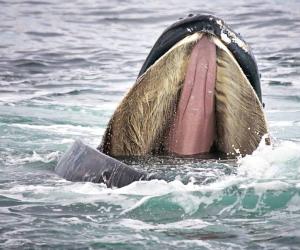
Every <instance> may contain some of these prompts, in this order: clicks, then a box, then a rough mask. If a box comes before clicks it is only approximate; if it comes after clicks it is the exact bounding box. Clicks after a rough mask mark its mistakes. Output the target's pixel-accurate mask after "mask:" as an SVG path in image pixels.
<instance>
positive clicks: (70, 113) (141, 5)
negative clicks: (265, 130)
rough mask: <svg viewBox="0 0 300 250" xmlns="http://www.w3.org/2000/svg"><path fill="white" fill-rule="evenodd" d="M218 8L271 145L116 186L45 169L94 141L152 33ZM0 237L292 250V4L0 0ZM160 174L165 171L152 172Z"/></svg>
mask: <svg viewBox="0 0 300 250" xmlns="http://www.w3.org/2000/svg"><path fill="white" fill-rule="evenodd" d="M189 13H212V14H215V15H217V16H220V17H221V18H223V19H225V20H226V22H227V23H228V24H229V25H231V26H232V27H233V29H234V30H236V31H237V32H239V33H241V35H242V36H243V37H244V38H245V40H246V41H247V42H249V43H250V45H251V47H252V49H253V52H254V54H255V56H256V59H257V62H258V66H259V69H260V72H261V75H262V76H261V80H262V91H263V101H264V103H265V104H266V107H265V111H266V115H267V118H268V120H269V127H270V131H271V135H272V137H273V139H272V140H273V146H264V145H261V146H260V147H259V148H258V149H257V150H256V151H255V152H254V153H253V154H252V155H249V156H246V157H244V158H239V159H238V160H237V161H214V160H210V161H202V162H198V163H192V162H191V163H183V164H181V165H180V164H179V165H168V164H165V165H160V166H158V165H156V164H154V163H153V164H151V163H149V164H148V166H147V167H148V168H150V169H151V168H152V169H153V168H158V169H159V171H165V170H166V168H167V169H168V171H167V173H168V174H169V178H170V181H169V182H165V181H157V180H153V181H150V182H142V181H140V182H136V183H133V184H131V185H129V186H127V187H124V188H121V189H113V190H111V189H107V188H106V187H105V186H103V185H99V184H92V183H71V182H68V181H65V180H63V179H61V178H60V177H58V176H57V175H56V174H55V173H54V167H55V165H56V164H57V161H58V159H59V157H60V156H61V155H62V153H63V152H64V151H65V150H66V149H67V148H68V147H69V146H70V145H71V144H72V142H73V141H74V140H75V139H77V138H80V139H82V140H84V141H85V142H86V143H87V144H89V145H91V146H93V147H96V146H97V145H98V144H99V142H100V140H101V136H102V134H103V132H104V129H105V126H106V124H107V122H108V120H109V117H110V116H111V114H112V113H113V111H114V109H115V108H116V106H117V105H118V103H119V102H120V100H121V99H122V97H123V96H124V94H125V93H126V91H127V90H128V89H129V88H130V87H131V86H132V84H133V83H134V81H135V79H136V76H137V74H138V71H139V69H140V67H141V65H142V63H143V61H144V60H145V58H146V56H147V54H148V53H149V50H150V49H151V47H152V46H153V44H154V42H155V41H156V39H157V38H158V36H159V35H160V34H161V32H162V31H163V30H164V29H165V28H166V27H167V26H168V25H170V24H171V23H173V22H174V21H176V20H177V19H178V18H179V17H183V16H185V15H187V14H189ZM0 21H1V22H0V55H1V57H0V68H1V71H0V222H1V223H0V248H3V249H101V248H103V249H158V248H159V249H161V248H163V249H242V248H247V249H263V248H264V249H300V82H299V76H300V2H299V1H297V0H286V1H280V0H267V1H256V0H255V1H250V0H248V1H246V0H245V1H225V0H217V1H199V0H197V1H196V0H191V1H180V0H170V1H137V0H127V1H121V0H110V1H96V0H86V1H65V2H64V1H58V0H52V1H50V0H48V1H46V0H45V1H36V0H27V1H26V0H24V1H15V0H0ZM165 172H166V171H165Z"/></svg>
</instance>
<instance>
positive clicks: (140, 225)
mask: <svg viewBox="0 0 300 250" xmlns="http://www.w3.org/2000/svg"><path fill="white" fill-rule="evenodd" d="M120 224H121V225H123V226H125V227H128V228H131V229H134V230H138V231H139V230H159V231H163V230H168V229H202V228H204V227H207V226H209V225H211V223H208V222H205V221H203V220H200V219H187V220H181V221H177V222H171V223H166V224H152V223H151V224H150V223H146V222H143V221H140V220H133V219H122V220H121V221H120Z"/></svg>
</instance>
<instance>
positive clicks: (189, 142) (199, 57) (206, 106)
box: [166, 36, 217, 155]
mask: <svg viewBox="0 0 300 250" xmlns="http://www.w3.org/2000/svg"><path fill="white" fill-rule="evenodd" d="M216 68H217V66H216V46H215V44H214V43H212V42H211V41H210V40H209V39H208V38H207V37H206V36H203V37H202V38H201V39H200V40H199V41H198V42H197V44H196V45H195V47H194V48H193V51H192V54H191V57H190V61H189V64H188V67H187V74H186V77H185V81H184V85H183V89H182V93H181V97H180V100H179V104H178V107H177V112H176V116H175V120H174V122H173V124H172V125H171V129H170V132H169V136H168V139H167V143H166V145H167V149H168V151H169V152H171V153H175V154H178V155H193V154H200V153H206V152H209V151H210V148H211V146H212V144H213V141H214V139H215V134H216V132H215V131H216V128H215V127H216V125H215V98H214V92H215V82H216Z"/></svg>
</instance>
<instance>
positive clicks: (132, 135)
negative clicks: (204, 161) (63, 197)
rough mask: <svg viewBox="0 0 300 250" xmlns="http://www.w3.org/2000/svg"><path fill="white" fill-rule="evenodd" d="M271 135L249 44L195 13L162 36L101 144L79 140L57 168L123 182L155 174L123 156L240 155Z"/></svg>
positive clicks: (67, 174) (74, 176) (76, 176)
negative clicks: (132, 164)
mask: <svg viewBox="0 0 300 250" xmlns="http://www.w3.org/2000/svg"><path fill="white" fill-rule="evenodd" d="M265 134H268V127H267V122H266V118H265V114H264V112H263V105H262V96H261V88H260V77H259V72H258V68H257V64H256V61H255V58H254V56H253V54H252V52H251V49H250V47H249V45H248V44H247V43H246V42H245V41H244V40H243V38H242V37H241V36H240V35H239V34H237V33H235V32H234V31H233V30H232V29H231V28H230V27H229V26H228V25H226V24H225V22H224V21H223V20H222V19H220V18H218V17H215V16H212V15H189V16H187V17H186V18H184V19H181V20H179V21H177V22H175V23H174V24H173V25H171V26H170V27H168V28H167V29H166V30H165V31H164V32H163V33H162V35H161V36H160V37H159V38H158V40H157V41H156V43H155V44H154V46H153V48H152V50H151V51H150V53H149V55H148V57H147V58H146V60H145V62H144V64H143V66H142V68H141V70H140V72H139V74H138V77H137V80H136V82H135V84H134V85H133V87H132V88H131V89H130V90H129V92H128V93H127V95H126V96H125V97H124V99H123V100H122V101H121V103H120V105H119V106H118V108H117V109H116V111H115V112H114V114H113V115H112V117H111V119H110V121H109V123H108V126H107V129H106V131H105V134H104V136H103V138H102V142H101V144H100V145H99V147H98V148H97V150H96V149H92V148H90V147H89V146H87V145H85V144H84V143H82V142H81V141H76V142H75V143H74V144H73V146H72V147H71V148H70V149H69V150H68V151H67V152H66V153H65V154H64V155H63V157H62V158H61V159H60V161H59V162H58V165H57V166H56V169H55V171H56V173H58V174H59V175H60V176H62V177H64V178H66V179H67V180H70V181H91V182H97V183H100V182H101V183H105V184H106V185H107V186H108V187H122V186H125V185H128V184H130V183H131V182H133V181H137V180H148V179H151V178H155V177H153V176H149V175H148V174H147V173H145V172H143V171H140V170H137V169H134V168H133V167H131V166H129V165H127V164H125V163H123V162H122V161H120V160H118V159H120V158H122V157H131V156H147V155H170V156H172V155H174V156H176V157H177V156H182V157H184V156H189V157H199V156H200V157H201V155H202V154H206V153H216V154H223V155H226V156H228V155H230V156H233V157H234V156H236V155H240V154H242V155H244V154H251V153H252V152H253V151H254V150H255V149H256V148H257V147H258V144H259V143H260V141H261V139H262V138H263V136H264V135H265ZM266 143H269V141H268V140H266Z"/></svg>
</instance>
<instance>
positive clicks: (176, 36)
mask: <svg viewBox="0 0 300 250" xmlns="http://www.w3.org/2000/svg"><path fill="white" fill-rule="evenodd" d="M195 32H205V33H209V34H212V35H215V36H216V37H218V38H219V39H220V40H221V41H222V42H223V43H224V45H225V46H226V47H227V48H228V49H229V50H230V52H231V53H232V54H233V56H234V57H235V59H236V60H237V62H238V63H239V65H240V67H241V68H242V70H243V72H244V74H245V75H246V77H247V78H248V80H249V82H250V83H251V85H252V87H253V89H254V90H255V92H256V94H257V96H258V98H259V100H260V102H262V99H261V87H260V76H259V72H258V68H257V64H256V60H255V58H254V56H253V54H252V52H251V49H250V46H249V45H248V44H247V43H246V42H245V41H244V40H243V38H242V37H241V36H240V35H239V34H237V33H235V32H234V31H233V30H232V29H231V28H230V27H229V26H228V25H226V24H225V22H224V21H223V20H222V19H220V18H218V17H215V16H213V15H200V14H198V15H192V14H190V15H189V16H187V17H185V18H184V19H181V20H179V21H177V22H175V23H174V24H172V25H171V26H169V27H168V28H167V29H166V30H165V31H164V32H163V33H162V34H161V36H160V37H159V38H158V40H157V41H156V43H155V44H154V46H153V48H152V49H151V51H150V53H149V55H148V57H147V58H146V60H145V62H144V64H143V66H142V68H141V70H140V72H139V75H138V77H140V76H141V75H142V74H143V73H144V72H146V70H147V69H148V68H149V67H150V66H151V65H152V64H153V63H155V61H156V60H158V59H159V58H160V57H161V56H162V55H164V54H165V53H166V52H167V51H168V50H169V49H170V48H171V47H172V46H174V45H175V44H176V43H177V42H179V41H180V40H182V39H183V38H185V37H186V36H189V35H191V34H193V33H195Z"/></svg>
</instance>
